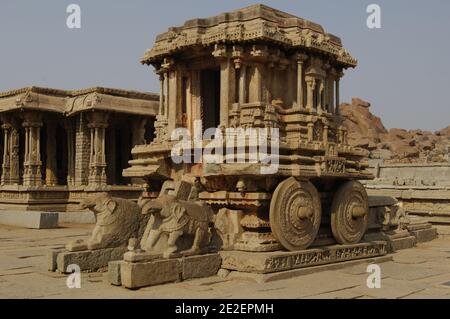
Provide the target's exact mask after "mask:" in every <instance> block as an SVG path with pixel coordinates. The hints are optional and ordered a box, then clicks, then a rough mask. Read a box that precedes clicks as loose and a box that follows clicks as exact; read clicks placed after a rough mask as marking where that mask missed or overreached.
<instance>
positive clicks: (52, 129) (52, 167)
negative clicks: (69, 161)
mask: <svg viewBox="0 0 450 319" xmlns="http://www.w3.org/2000/svg"><path fill="white" fill-rule="evenodd" d="M46 127H47V134H46V136H47V141H46V153H47V158H46V165H45V185H47V186H55V185H57V184H58V173H57V170H58V166H57V162H56V125H55V122H53V121H52V120H49V121H48V122H47V125H46Z"/></svg>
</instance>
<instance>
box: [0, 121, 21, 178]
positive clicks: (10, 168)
mask: <svg viewBox="0 0 450 319" xmlns="http://www.w3.org/2000/svg"><path fill="white" fill-rule="evenodd" d="M1 120H2V122H3V125H2V129H3V133H4V142H3V164H2V176H1V184H2V185H17V184H19V125H18V123H17V120H16V119H14V118H11V117H9V116H8V117H7V116H3V117H2V119H1Z"/></svg>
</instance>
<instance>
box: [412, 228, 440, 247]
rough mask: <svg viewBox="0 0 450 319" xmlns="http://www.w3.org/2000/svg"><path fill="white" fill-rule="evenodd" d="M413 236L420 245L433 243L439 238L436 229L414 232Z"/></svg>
mask: <svg viewBox="0 0 450 319" xmlns="http://www.w3.org/2000/svg"><path fill="white" fill-rule="evenodd" d="M411 234H412V235H413V236H414V237H415V238H416V240H417V242H418V243H425V242H428V241H432V240H434V239H436V238H437V237H438V233H437V229H436V228H428V229H420V230H416V231H412V232H411Z"/></svg>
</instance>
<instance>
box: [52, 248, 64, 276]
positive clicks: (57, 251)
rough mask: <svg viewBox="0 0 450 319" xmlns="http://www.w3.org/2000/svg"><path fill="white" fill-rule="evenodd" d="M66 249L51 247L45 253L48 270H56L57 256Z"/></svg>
mask: <svg viewBox="0 0 450 319" xmlns="http://www.w3.org/2000/svg"><path fill="white" fill-rule="evenodd" d="M64 251H66V250H65V249H64V248H55V249H51V250H49V251H48V253H47V262H48V271H56V270H57V269H58V264H57V262H56V261H57V258H58V255H59V254H60V253H62V252H64Z"/></svg>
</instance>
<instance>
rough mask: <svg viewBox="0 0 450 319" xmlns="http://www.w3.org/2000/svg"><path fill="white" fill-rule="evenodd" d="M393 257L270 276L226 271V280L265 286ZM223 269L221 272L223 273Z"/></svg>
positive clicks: (329, 265) (347, 262)
mask: <svg viewBox="0 0 450 319" xmlns="http://www.w3.org/2000/svg"><path fill="white" fill-rule="evenodd" d="M392 260H393V256H392V255H386V256H380V257H374V258H365V259H357V260H350V261H343V262H339V263H334V264H326V265H321V266H314V267H306V268H299V269H293V270H287V271H281V272H275V273H270V274H256V273H249V272H241V271H231V272H230V271H229V270H225V272H227V273H228V274H227V276H226V278H227V279H228V280H233V279H245V280H252V281H255V282H257V283H259V284H264V283H267V282H274V281H278V280H286V279H291V278H295V277H299V276H306V275H309V274H315V273H319V272H323V271H332V270H338V269H344V268H346V267H352V266H356V265H370V264H377V265H379V264H382V263H385V262H388V261H392ZM223 270H224V269H222V270H221V271H223Z"/></svg>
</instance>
